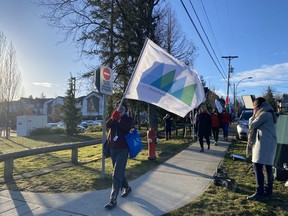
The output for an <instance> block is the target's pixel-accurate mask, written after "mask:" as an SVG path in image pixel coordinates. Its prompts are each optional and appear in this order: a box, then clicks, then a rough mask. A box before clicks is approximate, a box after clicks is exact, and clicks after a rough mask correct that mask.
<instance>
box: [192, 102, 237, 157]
mask: <svg viewBox="0 0 288 216" xmlns="http://www.w3.org/2000/svg"><path fill="white" fill-rule="evenodd" d="M195 120H196V121H195V125H194V127H195V129H196V130H195V132H196V133H197V135H198V140H199V144H200V147H201V150H200V152H203V151H204V144H203V142H204V138H205V140H206V143H207V149H208V150H209V149H210V136H211V132H212V135H213V138H214V140H215V143H214V145H217V143H218V140H219V131H220V128H222V129H223V137H224V141H228V128H229V125H230V124H231V121H232V118H231V115H230V114H229V113H228V112H226V110H225V109H223V111H222V113H219V112H218V109H217V108H214V109H213V111H212V113H211V114H210V113H209V112H208V110H207V108H206V107H205V106H201V107H200V109H199V111H198V112H197V113H196V114H195Z"/></svg>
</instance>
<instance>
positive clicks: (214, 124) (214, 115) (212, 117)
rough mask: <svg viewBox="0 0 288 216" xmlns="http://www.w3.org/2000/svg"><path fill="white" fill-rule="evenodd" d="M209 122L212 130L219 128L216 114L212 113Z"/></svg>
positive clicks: (219, 123)
mask: <svg viewBox="0 0 288 216" xmlns="http://www.w3.org/2000/svg"><path fill="white" fill-rule="evenodd" d="M211 121H212V128H220V126H221V122H220V118H219V115H218V114H216V113H212V114H211Z"/></svg>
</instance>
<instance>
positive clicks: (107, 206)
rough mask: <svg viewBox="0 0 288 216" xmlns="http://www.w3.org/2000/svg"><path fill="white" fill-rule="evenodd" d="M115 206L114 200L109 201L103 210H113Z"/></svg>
mask: <svg viewBox="0 0 288 216" xmlns="http://www.w3.org/2000/svg"><path fill="white" fill-rule="evenodd" d="M116 206H117V202H116V200H110V202H109V203H107V204H106V205H105V206H104V208H106V209H107V210H111V209H113V208H115V207H116Z"/></svg>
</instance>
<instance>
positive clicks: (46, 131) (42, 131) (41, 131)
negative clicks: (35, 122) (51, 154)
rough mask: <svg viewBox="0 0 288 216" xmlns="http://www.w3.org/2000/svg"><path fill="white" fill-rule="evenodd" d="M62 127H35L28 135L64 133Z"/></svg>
mask: <svg viewBox="0 0 288 216" xmlns="http://www.w3.org/2000/svg"><path fill="white" fill-rule="evenodd" d="M64 133H65V129H64V128H58V127H57V128H37V129H35V130H32V131H31V132H30V136H37V135H49V134H64Z"/></svg>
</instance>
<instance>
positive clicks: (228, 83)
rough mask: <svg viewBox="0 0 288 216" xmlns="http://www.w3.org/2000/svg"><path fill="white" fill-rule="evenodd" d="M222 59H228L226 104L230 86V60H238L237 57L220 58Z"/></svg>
mask: <svg viewBox="0 0 288 216" xmlns="http://www.w3.org/2000/svg"><path fill="white" fill-rule="evenodd" d="M222 58H226V59H228V80H227V96H226V101H225V102H226V104H228V103H229V86H230V73H231V72H232V71H231V69H232V68H231V60H232V59H234V58H238V56H222Z"/></svg>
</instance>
